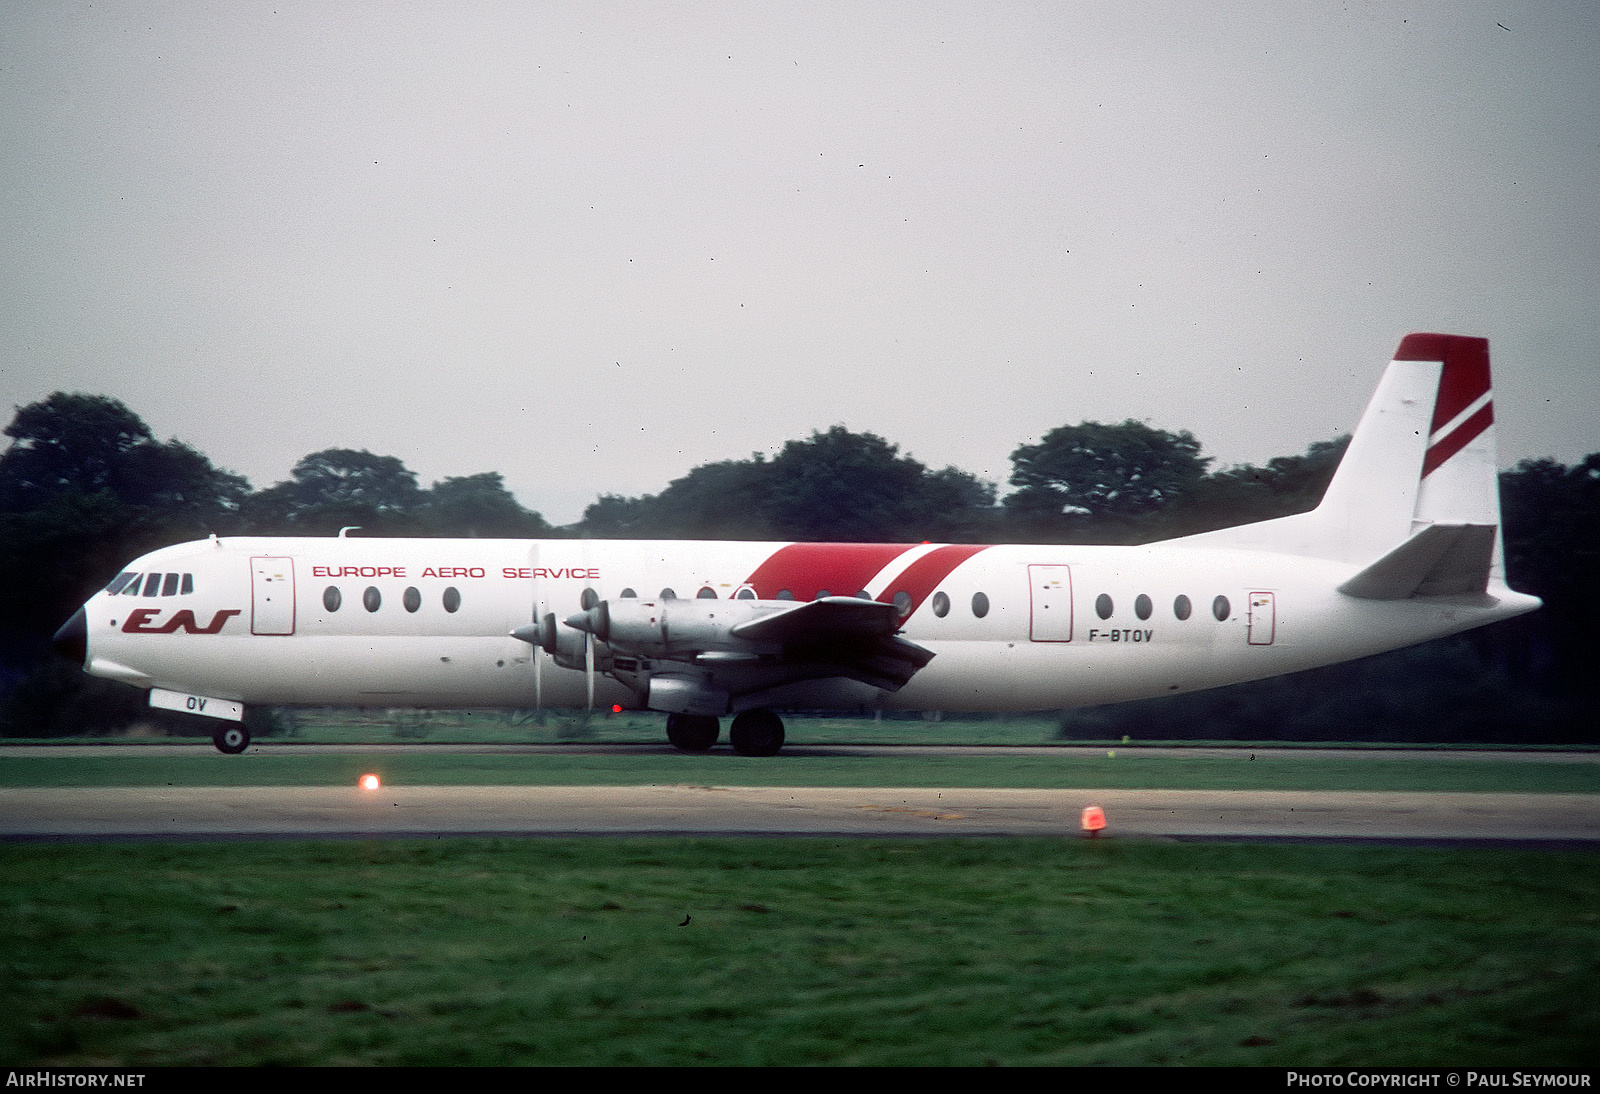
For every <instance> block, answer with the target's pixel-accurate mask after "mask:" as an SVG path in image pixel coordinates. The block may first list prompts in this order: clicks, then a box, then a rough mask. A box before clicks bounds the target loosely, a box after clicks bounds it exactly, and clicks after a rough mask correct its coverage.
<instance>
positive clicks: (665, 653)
mask: <svg viewBox="0 0 1600 1094" xmlns="http://www.w3.org/2000/svg"><path fill="white" fill-rule="evenodd" d="M794 608H795V604H794V602H792V601H785V600H778V601H762V600H619V601H611V600H602V601H601V602H600V603H598V604H596V605H595V606H594V607H592V608H590V609H589V610H588V611H585V612H579V613H577V614H576V615H572V616H568V617H567V620H566V623H567V626H569V627H573V628H575V629H577V630H580V631H587V632H588V633H590V634H592V635H594V636H595V637H596V638H597V639H599V640H600V641H602V642H604V643H606V644H607V645H609V646H610V647H611V648H612V649H614V650H619V651H625V652H627V653H631V654H635V655H638V656H640V657H661V658H666V659H669V660H688V659H691V658H696V657H704V656H705V655H708V654H715V653H735V652H736V653H739V654H741V655H744V656H747V657H748V656H759V655H761V654H763V653H766V654H775V653H777V652H778V651H779V649H780V648H781V647H780V644H779V643H776V642H762V641H759V640H752V639H750V638H746V637H741V636H739V635H737V634H735V633H734V629H735V628H736V627H739V626H741V625H742V624H745V623H751V622H753V621H755V620H758V619H761V618H763V617H766V616H769V615H774V614H777V613H781V612H787V611H792V610H793V609H794Z"/></svg>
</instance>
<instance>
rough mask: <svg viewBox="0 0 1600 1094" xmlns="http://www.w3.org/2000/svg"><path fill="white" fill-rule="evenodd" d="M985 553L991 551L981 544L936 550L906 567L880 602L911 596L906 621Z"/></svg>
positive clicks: (886, 590)
mask: <svg viewBox="0 0 1600 1094" xmlns="http://www.w3.org/2000/svg"><path fill="white" fill-rule="evenodd" d="M985 550H988V546H987V545H986V544H982V543H950V544H946V545H945V546H943V547H937V548H935V549H934V550H932V551H929V552H928V553H927V554H925V555H923V556H922V557H921V558H919V559H917V560H916V561H915V562H913V563H912V564H911V565H909V566H907V567H906V570H905V573H903V574H901V575H900V576H899V577H897V578H895V579H894V580H893V581H891V582H889V584H888V585H885V586H884V588H883V592H881V593H879V594H878V599H879V600H882V601H883V602H884V603H886V604H887V603H893V601H894V594H895V593H898V592H906V593H910V594H911V607H910V609H909V610H908V611H907V612H906V613H905V616H904V617H902V618H907V617H909V616H910V615H911V613H912V612H914V611H916V610H917V609H918V608H920V607H921V606H922V602H923V601H924V600H926V599H928V594H929V593H931V592H933V590H934V589H937V588H938V587H939V583H940V582H941V581H943V580H944V579H945V578H947V577H949V576H950V572H951V571H952V570H954V569H955V568H956V567H957V566H959V565H961V564H962V563H963V562H965V561H967V559H969V558H971V557H972V556H973V555H975V554H977V553H978V552H979V551H985Z"/></svg>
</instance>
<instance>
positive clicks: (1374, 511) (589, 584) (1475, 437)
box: [56, 334, 1539, 755]
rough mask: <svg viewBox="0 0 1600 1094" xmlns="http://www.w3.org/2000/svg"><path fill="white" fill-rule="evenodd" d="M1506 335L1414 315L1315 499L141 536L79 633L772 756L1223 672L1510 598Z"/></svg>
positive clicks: (207, 695) (188, 672) (139, 672)
mask: <svg viewBox="0 0 1600 1094" xmlns="http://www.w3.org/2000/svg"><path fill="white" fill-rule="evenodd" d="M1538 606H1539V601H1538V600H1537V599H1536V598H1534V597H1531V596H1526V595H1523V594H1520V593H1517V592H1514V591H1512V590H1511V589H1510V588H1508V587H1507V586H1506V584H1505V575H1504V572H1503V565H1502V550H1501V536H1500V504H1499V492H1498V488H1497V480H1496V465H1495V448H1494V408H1493V401H1492V399H1491V391H1490V384H1489V346H1488V342H1487V341H1486V340H1484V339H1482V338H1468V337H1463V336H1459V335H1449V334H1412V335H1409V336H1407V337H1406V338H1405V339H1404V340H1403V341H1402V342H1401V343H1400V348H1399V350H1398V351H1396V353H1395V355H1394V360H1393V362H1392V363H1391V364H1390V365H1389V367H1388V369H1387V370H1386V371H1385V372H1384V374H1383V378H1382V380H1381V381H1380V382H1379V384H1378V388H1377V390H1376V392H1375V393H1374V394H1373V396H1372V400H1371V402H1370V403H1369V404H1368V406H1367V409H1366V411H1365V413H1364V414H1363V415H1362V418H1361V422H1360V425H1359V426H1358V427H1357V429H1356V431H1355V434H1354V436H1353V437H1352V439H1351V442H1350V446H1349V448H1348V450H1347V451H1346V452H1345V455H1344V458H1343V460H1342V461H1341V462H1340V464H1339V468H1338V470H1337V472H1336V473H1335V475H1334V477H1333V480H1332V482H1331V483H1330V484H1329V486H1328V489H1327V493H1326V494H1325V496H1324V497H1323V500H1322V502H1321V504H1320V505H1318V506H1317V508H1316V509H1314V510H1312V511H1310V512H1307V513H1302V514H1299V515H1296V516H1290V517H1282V518H1279V519H1276V520H1269V521H1262V522H1259V523H1255V524H1246V525H1241V526H1238V527H1234V528H1227V529H1222V530H1219V531H1215V532H1207V533H1205V534H1203V535H1197V536H1186V537H1183V538H1181V539H1173V540H1168V541H1165V542H1161V543H1154V544H1149V545H1147V546H1143V547H1105V546H1071V545H1063V546H1039V545H1004V544H996V545H983V544H946V543H916V544H910V543H745V542H713V541H656V542H650V541H594V540H477V539H377V538H371V539H366V538H360V537H347V536H340V537H337V538H247V537H237V538H236V537H226V538H218V537H215V536H213V537H212V538H210V539H208V540H203V541H199V542H194V543H185V544H180V545H178V546H174V547H167V548H164V549H162V550H159V551H153V552H151V553H150V554H147V555H144V556H143V557H141V558H139V559H136V560H135V561H133V562H131V563H129V564H128V566H127V568H126V570H125V571H124V572H122V573H121V574H119V575H118V576H117V577H116V578H115V579H114V580H113V581H112V582H111V584H110V585H108V586H107V587H106V588H105V589H104V590H102V591H100V592H98V593H96V594H95V595H94V596H93V597H91V598H90V600H89V601H88V602H87V603H86V604H84V606H83V607H82V608H81V609H80V610H79V611H78V612H77V613H76V614H75V615H74V616H73V618H72V619H71V620H70V621H68V622H67V623H66V624H65V625H64V626H63V627H62V628H61V630H60V631H59V632H58V633H57V635H56V644H57V647H58V648H59V649H61V650H62V651H63V652H64V653H67V654H68V655H70V656H72V657H74V658H76V659H78V660H80V661H81V662H82V664H83V666H84V668H85V669H86V670H87V671H88V672H90V673H92V674H94V675H96V676H101V677H105V678H106V679H110V680H120V681H123V682H125V683H128V684H132V685H135V686H137V687H141V688H147V689H149V691H150V703H151V705H152V706H155V707H161V708H168V709H173V710H180V711H188V712H191V713H194V714H199V715H204V716H207V717H210V718H214V719H218V722H217V726H218V729H217V732H216V734H215V740H216V742H217V745H218V747H219V748H221V749H222V750H223V751H225V752H239V751H242V750H243V749H244V748H245V747H246V746H247V745H248V744H249V736H248V734H247V732H246V731H245V729H244V727H243V725H242V724H241V721H240V719H241V718H242V717H243V713H244V708H245V706H246V705H247V704H270V705H319V706H322V705H351V706H376V707H513V708H528V707H535V706H560V707H583V706H589V707H593V706H595V705H596V704H604V705H605V706H607V707H610V706H613V705H615V706H620V707H622V708H626V709H648V710H654V711H660V712H662V713H663V714H665V715H666V732H667V737H668V739H669V740H671V741H672V743H673V744H674V745H676V746H678V747H679V748H682V749H685V750H688V751H700V750H704V749H708V748H710V747H712V745H713V744H715V743H716V741H717V739H718V736H719V734H720V731H721V728H722V719H723V718H726V717H728V716H730V715H731V716H732V717H731V722H730V724H729V727H728V731H729V738H730V741H731V743H732V745H733V747H734V748H735V749H736V750H737V751H739V752H742V753H746V754H753V755H770V754H772V753H774V752H776V751H778V749H779V748H781V747H782V745H783V740H784V730H783V722H782V720H781V719H780V717H779V716H778V714H776V713H775V711H779V710H783V709H794V708H806V709H841V710H843V709H853V710H860V709H866V710H878V709H884V710H890V709H912V710H945V711H1004V710H1041V709H1054V708H1063V707H1072V706H1083V705H1091V704H1098V703H1109V702H1116V701H1119V700H1126V699H1138V698H1145V697H1149V696H1157V695H1170V694H1175V693H1181V692H1187V691H1195V690H1198V689H1201V688H1210V687H1217V686H1219V685H1222V684H1232V683H1237V682H1239V681H1244V680H1254V679H1259V678H1262V677H1267V676H1274V675H1278V674H1280V673H1288V672H1295V671H1298V670H1301V669H1307V668H1312V667H1314V666H1317V665H1326V664H1330V663H1333V662H1337V661H1345V660H1349V659H1352V658H1357V657H1364V656H1366V655H1368V654H1373V653H1378V652H1380V651H1383V650H1389V649H1394V648H1397V647H1400V646H1405V645H1410V644H1412V643H1416V642H1422V641H1425V640H1427V639H1431V638H1437V637H1440V636H1442V635H1448V634H1454V633H1456V632H1458V631H1464V630H1467V629H1469V628H1472V627H1479V626H1483V625H1484V624H1486V623H1493V622H1495V621H1497V620H1501V619H1508V618H1511V617H1512V616H1516V615H1520V614H1522V613H1524V612H1528V611H1532V610H1533V609H1535V608H1537V607H1538Z"/></svg>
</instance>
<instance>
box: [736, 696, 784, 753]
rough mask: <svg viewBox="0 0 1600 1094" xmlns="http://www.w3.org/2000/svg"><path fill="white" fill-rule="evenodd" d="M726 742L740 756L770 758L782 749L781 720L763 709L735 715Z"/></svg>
mask: <svg viewBox="0 0 1600 1094" xmlns="http://www.w3.org/2000/svg"><path fill="white" fill-rule="evenodd" d="M728 740H730V741H732V742H733V750H734V751H735V752H737V753H738V754H739V755H741V756H772V755H775V754H776V753H777V751H778V749H780V748H782V747H783V719H782V718H779V717H778V716H777V715H776V714H774V713H772V711H770V710H767V709H765V708H757V709H756V710H747V711H745V712H744V713H743V714H739V715H736V716H735V717H734V719H733V724H732V725H731V726H729V727H728Z"/></svg>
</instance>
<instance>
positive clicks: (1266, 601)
mask: <svg viewBox="0 0 1600 1094" xmlns="http://www.w3.org/2000/svg"><path fill="white" fill-rule="evenodd" d="M1245 628H1246V630H1248V631H1249V632H1250V644H1251V645H1252V646H1270V645H1272V639H1273V636H1274V634H1275V633H1276V632H1277V629H1278V604H1277V600H1276V598H1275V597H1274V596H1273V594H1272V593H1259V592H1258V593H1251V594H1250V614H1249V617H1248V618H1247V619H1246V621H1245Z"/></svg>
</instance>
